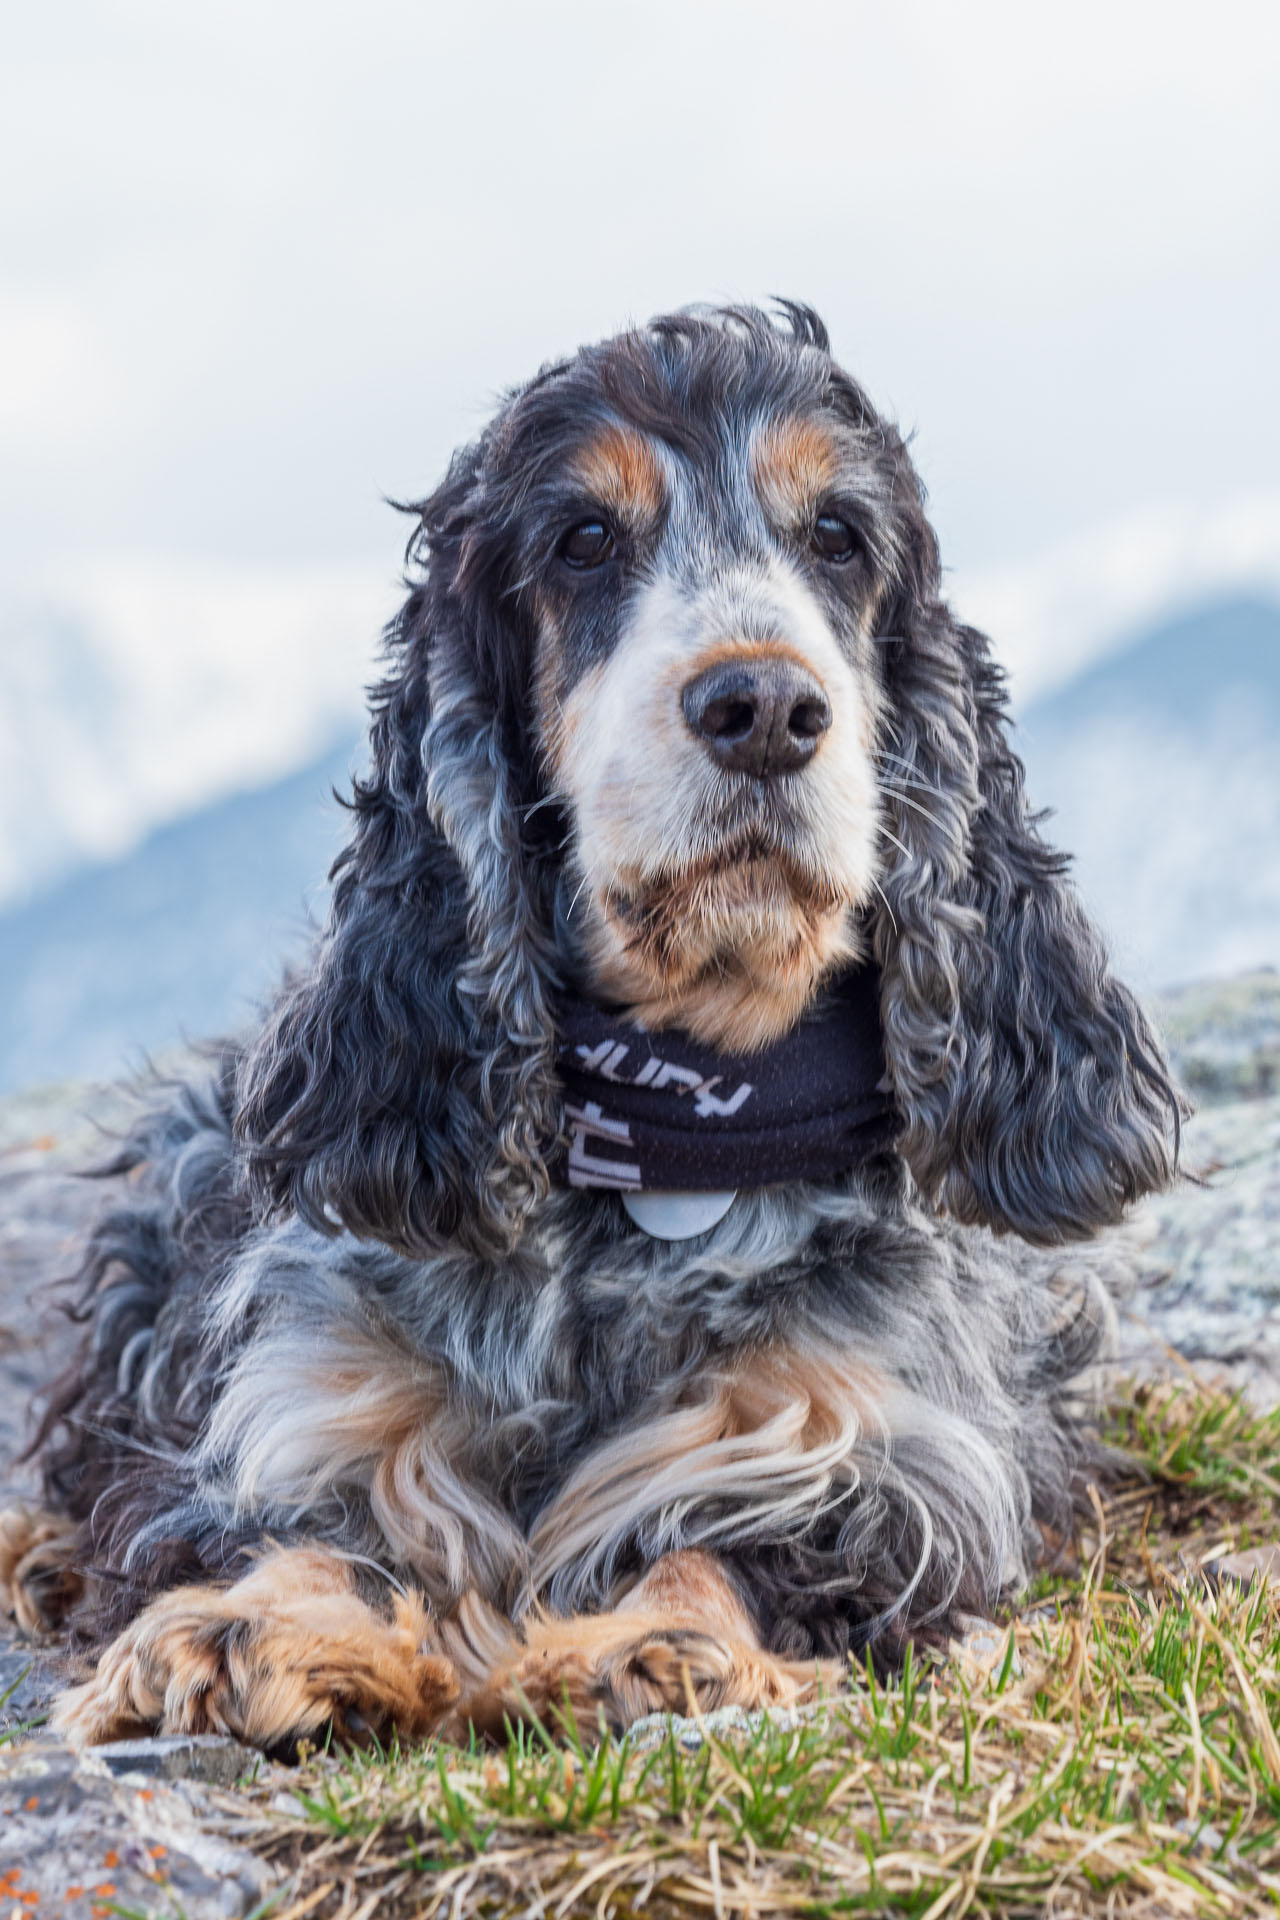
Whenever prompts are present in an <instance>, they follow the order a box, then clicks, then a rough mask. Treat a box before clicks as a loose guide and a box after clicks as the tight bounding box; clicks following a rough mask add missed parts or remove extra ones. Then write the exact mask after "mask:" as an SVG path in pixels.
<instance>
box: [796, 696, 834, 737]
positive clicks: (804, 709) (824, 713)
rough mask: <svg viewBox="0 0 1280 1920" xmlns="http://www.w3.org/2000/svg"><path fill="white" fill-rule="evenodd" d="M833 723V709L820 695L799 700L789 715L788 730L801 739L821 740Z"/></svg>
mask: <svg viewBox="0 0 1280 1920" xmlns="http://www.w3.org/2000/svg"><path fill="white" fill-rule="evenodd" d="M830 725H831V709H830V707H829V706H828V705H827V703H826V701H825V700H824V699H822V698H821V696H819V697H818V698H817V699H816V700H814V699H808V700H797V701H796V704H795V705H794V707H792V709H791V712H790V713H789V714H788V716H787V731H788V732H789V733H794V734H796V735H797V736H798V737H799V738H800V739H801V740H819V739H821V737H822V735H823V734H824V733H825V732H826V730H827V728H828V727H829V726H830Z"/></svg>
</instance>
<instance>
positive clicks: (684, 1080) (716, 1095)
mask: <svg viewBox="0 0 1280 1920" xmlns="http://www.w3.org/2000/svg"><path fill="white" fill-rule="evenodd" d="M558 1028H559V1040H558V1042H557V1047H556V1066H557V1070H558V1072H559V1075H560V1079H561V1082H562V1084H563V1086H564V1091H565V1119H566V1124H567V1129H568V1134H569V1143H570V1144H569V1151H568V1153H567V1155H563V1154H562V1155H561V1156H560V1161H559V1165H558V1166H557V1168H556V1177H557V1179H558V1180H559V1181H560V1183H561V1184H562V1185H566V1186H570V1187H607V1188H612V1189H614V1190H615V1191H618V1192H622V1193H646V1192H654V1191H659V1190H662V1191H668V1192H677V1193H696V1192H706V1191H709V1190H711V1189H722V1188H739V1189H741V1188H750V1187H771V1186H777V1185H780V1184H781V1183H783V1182H785V1181H790V1180H826V1179H831V1178H834V1177H836V1176H838V1175H840V1174H843V1173H848V1172H849V1171H850V1170H851V1169H852V1168H854V1167H857V1166H861V1165H862V1164H863V1163H864V1162H865V1161H867V1160H869V1159H871V1158H872V1156H873V1155H875V1154H877V1153H880V1152H882V1151H883V1150H884V1149H885V1148H886V1147H887V1146H888V1145H889V1144H890V1142H891V1141H892V1139H893V1137H894V1135H895V1134H896V1133H897V1131H898V1126H899V1123H898V1119H897V1116H896V1114H895V1113H894V1110H893V1104H892V1101H891V1100H890V1098H889V1096H888V1094H886V1093H884V1092H882V1091H881V1082H882V1081H883V1079H884V1072H885V1067H884V1054H883V1049H882V1045H881V1038H880V1010H879V976H878V975H877V973H876V970H875V968H874V967H872V966H862V967H858V968H855V969H854V970H853V971H851V972H849V973H846V974H844V975H842V976H841V978H840V979H839V980H838V981H837V982H836V983H835V985H834V986H833V987H832V988H831V990H830V991H829V992H828V993H827V994H826V995H825V996H824V998H823V999H822V1000H821V1001H820V1003H819V1004H818V1005H817V1006H816V1007H815V1008H814V1009H813V1011H812V1012H811V1013H809V1014H808V1015H806V1017H805V1018H804V1019H803V1020H802V1021H801V1022H800V1024H799V1026H797V1027H796V1028H794V1029H793V1031H792V1032H790V1033H788V1034H785V1035H784V1036H783V1038H782V1039H781V1040H778V1041H776V1042H775V1043H774V1044H773V1045H772V1046H770V1047H765V1048H764V1049H763V1051H762V1052H759V1053H748V1054H730V1053H717V1052H716V1051H715V1050H714V1049H713V1048H711V1047H707V1046H703V1045H702V1044H701V1043H700V1042H698V1041H696V1040H691V1039H690V1038H689V1036H688V1035H687V1034H684V1033H679V1032H677V1031H674V1030H670V1029H663V1031H661V1032H659V1033H653V1034H650V1033H647V1032H646V1031H644V1029H642V1028H640V1027H636V1026H631V1025H629V1024H628V1023H627V1022H626V1021H623V1020H620V1019H618V1018H617V1016H616V1015H614V1014H610V1013H606V1012H604V1011H603V1010H602V1009H601V1008H599V1007H595V1006H592V1005H590V1004H589V1003H588V1002H587V1001H585V1000H565V1001H563V1002H562V1003H561V1006H560V1010H559V1022H558Z"/></svg>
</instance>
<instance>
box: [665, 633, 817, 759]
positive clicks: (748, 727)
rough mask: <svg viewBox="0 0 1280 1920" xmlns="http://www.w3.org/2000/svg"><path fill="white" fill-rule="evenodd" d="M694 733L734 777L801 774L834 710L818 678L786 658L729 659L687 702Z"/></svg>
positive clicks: (691, 690)
mask: <svg viewBox="0 0 1280 1920" xmlns="http://www.w3.org/2000/svg"><path fill="white" fill-rule="evenodd" d="M680 698H681V704H682V706H683V707H684V715H685V719H686V720H687V721H688V723H689V728H690V731H691V732H693V733H695V734H696V735H697V736H698V738H699V739H700V740H701V741H702V743H703V745H704V746H705V748H706V749H707V752H708V753H709V754H710V755H711V756H712V758H713V759H714V760H717V761H718V762H719V763H720V765H721V766H722V767H725V768H727V769H728V770H729V771H730V772H733V773H747V774H751V775H753V776H754V778H756V779H757V780H766V779H771V778H772V777H773V776H774V775H775V774H780V773H795V772H797V771H798V770H799V769H800V768H801V767H803V766H804V765H805V764H806V762H807V761H809V760H811V759H812V758H813V755H814V753H815V752H816V751H817V747H818V743H819V741H820V740H821V738H822V736H823V734H824V733H826V732H827V730H828V728H829V727H830V725H831V708H830V705H829V704H828V701H827V697H826V695H825V693H824V692H823V690H822V688H821V687H820V686H819V684H818V682H817V681H816V680H815V679H814V678H813V675H812V674H810V673H806V672H805V670H804V668H803V667H801V666H800V664H799V662H798V661H795V660H791V659H789V658H788V657H787V656H786V655H785V654H765V655H762V656H758V657H756V658H754V659H750V658H748V659H745V660H723V661H721V662H720V663H719V664H717V665H716V666H713V667H708V668H707V670H706V671H705V672H704V673H700V674H698V675H697V677H696V678H695V679H693V680H691V681H690V682H689V684H688V686H687V687H685V689H684V691H683V692H682V694H681V696H680Z"/></svg>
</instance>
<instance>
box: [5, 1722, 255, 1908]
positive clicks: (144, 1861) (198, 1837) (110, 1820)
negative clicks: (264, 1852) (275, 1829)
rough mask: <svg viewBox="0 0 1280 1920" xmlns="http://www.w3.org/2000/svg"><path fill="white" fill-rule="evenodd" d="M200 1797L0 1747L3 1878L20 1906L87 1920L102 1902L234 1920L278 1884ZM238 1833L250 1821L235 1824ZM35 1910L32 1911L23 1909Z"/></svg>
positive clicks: (39, 1746)
mask: <svg viewBox="0 0 1280 1920" xmlns="http://www.w3.org/2000/svg"><path fill="white" fill-rule="evenodd" d="M200 1791H201V1790H198V1789H195V1788H192V1787H191V1786H189V1785H184V1786H182V1787H180V1786H177V1785H173V1784H166V1783H164V1782H162V1781H152V1780H149V1779H144V1778H142V1777H140V1776H139V1775H137V1774H130V1775H127V1776H125V1777H123V1778H117V1777H116V1776H115V1775H114V1774H113V1773H112V1771H111V1769H110V1768H109V1767H108V1766H107V1765H105V1764H104V1763H103V1762H102V1761H101V1760H100V1758H99V1757H98V1756H97V1755H95V1754H92V1753H89V1754H79V1755H77V1754H73V1753H71V1752H70V1751H69V1750H68V1749H67V1748H65V1747H63V1746H60V1745H58V1744H56V1743H53V1742H29V1743H26V1744H24V1745H22V1746H19V1747H17V1748H14V1749H12V1750H6V1749H0V1875H4V1874H6V1873H8V1872H9V1871H10V1870H11V1869H16V1874H17V1878H16V1881H15V1882H14V1884H13V1887H12V1894H13V1898H14V1900H15V1902H16V1903H22V1896H23V1894H28V1895H31V1894H34V1895H37V1896H39V1900H38V1906H39V1910H40V1911H48V1910H49V1909H50V1907H52V1908H53V1910H54V1911H56V1912H58V1913H60V1914H64V1915H66V1916H67V1920H89V1916H90V1915H91V1913H92V1912H93V1910H94V1909H95V1908H97V1910H98V1911H99V1912H100V1911H101V1909H102V1907H103V1905H104V1903H107V1902H111V1903H114V1904H116V1905H119V1906H122V1907H133V1908H135V1909H141V1910H142V1911H144V1912H147V1913H162V1912H172V1911H175V1910H176V1911H177V1912H179V1913H181V1914H182V1915H184V1916H185V1920H238V1916H240V1915H243V1914H245V1913H247V1912H249V1911H250V1910H251V1908H253V1907H254V1906H256V1905H257V1904H258V1903H259V1902H260V1901H261V1900H262V1899H263V1898H264V1897H265V1895H266V1894H267V1893H268V1892H269V1891H270V1890H271V1889H272V1887H273V1886H274V1885H275V1884H276V1883H277V1880H278V1876H277V1875H276V1873H275V1872H274V1871H273V1870H272V1869H271V1868H270V1867H268V1866H267V1865H266V1864H265V1863H264V1862H263V1861H262V1860H260V1859H258V1858H256V1857H255V1855H254V1854H253V1853H252V1851H251V1850H250V1849H249V1848H248V1847H247V1846H245V1845H244V1844H241V1840H242V1839H243V1837H244V1835H243V1834H241V1835H240V1836H239V1837H238V1838H237V1839H232V1838H231V1837H229V1836H228V1834H227V1832H226V1831H224V1830H220V1828H221V1829H225V1828H226V1826H227V1825H228V1823H227V1821H226V1819H225V1817H224V1816H222V1815H221V1814H220V1811H219V1809H217V1808H216V1807H215V1806H214V1805H213V1804H212V1803H211V1802H209V1801H208V1800H207V1799H205V1798H202V1797H200ZM236 1824H237V1826H239V1827H240V1828H242V1829H243V1828H244V1827H245V1826H247V1825H248V1824H249V1823H248V1822H246V1821H244V1820H240V1821H238V1822H237V1823H236ZM29 1904H31V1905H33V1906H34V1905H36V1904H37V1903H36V1902H30V1903H29Z"/></svg>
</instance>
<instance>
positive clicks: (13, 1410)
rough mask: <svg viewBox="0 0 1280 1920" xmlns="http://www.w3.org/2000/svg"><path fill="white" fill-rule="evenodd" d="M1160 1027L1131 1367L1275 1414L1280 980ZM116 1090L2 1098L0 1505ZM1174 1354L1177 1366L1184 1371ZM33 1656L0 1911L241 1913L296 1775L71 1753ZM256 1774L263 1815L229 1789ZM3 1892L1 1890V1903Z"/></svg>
mask: <svg viewBox="0 0 1280 1920" xmlns="http://www.w3.org/2000/svg"><path fill="white" fill-rule="evenodd" d="M1161 1016H1162V1021H1163V1025H1164V1029H1165V1032H1166V1035H1167V1037H1168V1040H1169V1044H1170V1048H1171V1051H1172V1053H1173V1057H1174V1060H1175V1063H1176V1066H1177V1069H1178V1072H1179V1074H1180V1076H1181V1078H1182V1080H1183V1082H1184V1084H1185V1085H1186V1086H1187V1087H1188V1089H1189V1091H1190V1092H1191V1093H1192V1095H1193V1097H1194V1099H1195V1100H1196V1102H1197V1105H1198V1108H1199V1111H1198V1113H1197V1115H1196V1117H1195V1119H1194V1120H1193V1121H1192V1122H1191V1124H1190V1125H1189V1127H1188V1129H1187V1137H1186V1146H1185V1153H1184V1164H1185V1167H1186V1171H1187V1175H1188V1178H1187V1179H1186V1180H1185V1181H1184V1182H1183V1184H1182V1185H1181V1186H1180V1187H1179V1189H1178V1190H1177V1191H1176V1192H1175V1193H1173V1194H1171V1195H1169V1196H1167V1197H1166V1198H1164V1199H1163V1200H1161V1201H1159V1202H1157V1203H1154V1204H1152V1205H1150V1206H1149V1207H1148V1209H1147V1210H1146V1212H1145V1215H1144V1216H1143V1218H1142V1220H1141V1221H1140V1222H1139V1223H1138V1224H1137V1226H1136V1227H1135V1229H1134V1230H1133V1234H1134V1239H1135V1245H1136V1249H1137V1265H1138V1276H1139V1277H1138V1282H1137V1285H1136V1288H1135V1291H1134V1294H1133V1296H1132V1298H1131V1299H1130V1300H1129V1301H1128V1302H1127V1303H1125V1305H1124V1307H1123V1322H1122V1342H1123V1349H1124V1352H1123V1358H1124V1360H1125V1363H1126V1364H1127V1365H1129V1366H1131V1367H1136V1368H1139V1369H1141V1370H1144V1371H1146V1370H1151V1369H1168V1368H1177V1367H1178V1366H1179V1365H1181V1364H1183V1363H1184V1362H1191V1363H1193V1364H1194V1365H1196V1366H1197V1367H1198V1368H1201V1369H1204V1370H1208V1371H1211V1372H1213V1373H1215V1374H1218V1375H1220V1376H1222V1377H1225V1378H1226V1379H1228V1380H1229V1381H1231V1382H1232V1383H1233V1384H1235V1385H1238V1386H1240V1387H1241V1388H1243V1389H1245V1390H1246V1391H1247V1392H1248V1393H1249V1394H1250V1395H1251V1396H1252V1397H1253V1398H1255V1399H1257V1400H1259V1401H1261V1402H1265V1403H1268V1404H1271V1403H1274V1402H1276V1401H1278V1400H1280V975H1277V974H1275V973H1261V974H1254V975H1250V976H1247V977H1245V978H1241V979H1238V980H1233V981H1230V982H1226V983H1217V984H1213V985H1207V986H1200V987H1195V988H1190V989H1187V990H1186V991H1184V992H1183V993H1181V994H1179V995H1177V996H1174V997H1172V998H1171V999H1170V1000H1168V1001H1167V1002H1166V1003H1165V1005H1164V1006H1163V1008H1162V1009H1161ZM121 1112H122V1106H121V1097H120V1095H119V1094H118V1093H113V1092H110V1091H108V1092H102V1091H97V1092H95V1091H94V1090H92V1089H88V1088H85V1087H63V1088H56V1089H45V1090H41V1091H39V1092H36V1093H33V1094H29V1095H24V1096H20V1097H18V1098H14V1099H10V1100H8V1101H5V1102H2V1103H0V1504H4V1501H5V1499H6V1498H7V1497H13V1496H15V1495H17V1496H21V1494H22V1493H23V1492H24V1491H27V1490H28V1488H29V1486H30V1475H29V1472H28V1470H27V1469H25V1468H24V1467H23V1466H22V1465H21V1463H20V1462H19V1461H18V1460H17V1457H16V1456H17V1455H18V1453H19V1450H20V1447H21V1444H22V1439H23V1435H24V1431H25V1422H26V1415H27V1407H28V1403H29V1401H30V1398H31V1395H32V1393H33V1392H34V1390H35V1389H36V1387H37V1386H38V1384H39V1382H40V1381H41V1380H42V1379H43V1378H45V1377H47V1375H48V1372H49V1371H50V1368H51V1366H53V1365H56V1362H57V1359H58V1356H59V1353H60V1352H62V1351H64V1350H65V1349H66V1346H67V1344H68V1341H69V1338H70V1337H71V1329H69V1327H68V1325H67V1322H66V1320H65V1318H63V1317H62V1316H61V1315H59V1314H58V1313H57V1312H55V1311H51V1309H50V1306H49V1304H48V1302H47V1301H42V1300H41V1299H40V1298H38V1292H39V1289H40V1288H41V1287H42V1286H43V1284H44V1283H45V1282H46V1281H48V1280H49V1279H50V1278H51V1277H53V1276H57V1275H58V1274H60V1273H65V1272H66V1271H68V1270H69V1269H70V1267H71V1266H72V1264H73V1263H74V1257H75V1245H76V1241H77V1237H78V1235H79V1233H80V1232H81V1230H82V1228H83V1225H84V1223H85V1221H86V1220H87V1218H88V1217H89V1215H90V1214H91V1212H92V1210H93V1209H94V1207H95V1206H96V1205H97V1204H99V1201H100V1192H99V1189H98V1188H97V1187H96V1186H95V1184H94V1183H92V1182H86V1181H83V1180H81V1179H79V1178H78V1177H76V1175H75V1174H74V1173H73V1171H72V1169H73V1168H74V1167H76V1166H78V1165H81V1164H83V1163H84V1162H85V1161H86V1159H92V1158H94V1157H95V1156H96V1155H97V1154H98V1153H99V1152H100V1151H101V1149H102V1145H103V1140H104V1135H103V1132H102V1129H103V1128H104V1127H105V1128H108V1129H109V1128H110V1127H111V1126H112V1125H113V1124H115V1123H117V1122H118V1121H119V1118H120V1116H121ZM1179 1356H1180V1357H1181V1358H1179ZM52 1677H53V1675H52V1668H51V1666H50V1665H49V1664H48V1663H47V1661H45V1660H43V1659H42V1658H41V1650H40V1649H33V1648H32V1647H31V1646H29V1645H27V1644H24V1643H22V1642H20V1641H19V1640H18V1638H17V1637H16V1635H15V1634H13V1633H10V1632H7V1630H6V1629H5V1627H4V1626H3V1624H2V1623H0V1914H4V1913H7V1911H8V1909H9V1907H10V1906H12V1908H13V1910H14V1911H15V1912H19V1913H20V1912H23V1911H24V1910H25V1911H27V1912H31V1911H34V1909H35V1908H36V1907H37V1906H38V1905H39V1904H40V1902H41V1901H42V1900H43V1901H44V1902H45V1903H46V1910H47V1906H48V1903H49V1902H52V1901H55V1900H56V1902H57V1905H58V1910H59V1911H60V1912H62V1913H65V1914H66V1915H67V1916H68V1920H81V1916H82V1915H88V1914H90V1913H93V1914H95V1915H104V1914H105V1913H107V1912H109V1911H111V1910H114V1909H118V1908H129V1909H133V1910H135V1911H138V1910H140V1911H143V1912H147V1913H151V1912H156V1913H158V1912H161V1911H165V1910H170V1911H172V1910H177V1911H178V1912H180V1913H182V1914H184V1915H186V1916H188V1920H201V1917H202V1916H204V1915H206V1914H208V1915H214V1914H218V1915H228V1916H232V1915H240V1914H244V1913H248V1912H249V1911H250V1910H251V1909H252V1908H254V1907H255V1906H256V1905H258V1904H259V1903H260V1902H261V1901H262V1900H263V1899H264V1897H267V1896H269V1894H270V1892H271V1889H272V1886H273V1884H275V1876H274V1874H273V1872H272V1871H271V1870H269V1869H268V1868H267V1867H266V1866H265V1865H264V1864H263V1862H262V1860H261V1858H260V1857H259V1847H258V1844H257V1843H258V1842H259V1841H260V1840H261V1839H262V1837H263V1834H264V1832H265V1830H266V1829H267V1827H269V1825H270V1822H271V1819H272V1808H273V1804H276V1803H278V1807H277V1810H280V1809H283V1810H284V1811H285V1812H286V1813H287V1811H288V1809H289V1807H290V1805H291V1791H290V1780H291V1776H290V1774H289V1772H288V1770H287V1769H284V1768H267V1767H266V1766H265V1764H264V1763H261V1762H259V1761H258V1760H256V1759H255V1758H254V1757H253V1756H251V1755H249V1754H247V1753H245V1752H244V1751H243V1750H242V1749H240V1748H238V1747H236V1746H235V1745H234V1743H231V1742H220V1741H216V1740H200V1741H191V1740H176V1741H151V1742H140V1743H130V1744H128V1745H126V1746H123V1747H120V1748H117V1749H100V1750H99V1751H98V1752H96V1753H95V1754H93V1755H89V1756H81V1757H79V1758H77V1757H75V1756H74V1755H72V1754H70V1753H68V1752H67V1751H66V1750H65V1749H64V1748H62V1747H61V1746H59V1745H58V1744H57V1743H56V1742H55V1741H53V1740H52V1739H51V1738H50V1737H49V1736H47V1735H45V1734H43V1733H41V1732H40V1731H39V1730H38V1726H37V1725H34V1724H33V1723H38V1721H39V1718H40V1715H41V1711H42V1708H43V1706H44V1704H45V1701H46V1700H47V1697H48V1693H49V1689H50V1686H51V1684H52ZM250 1766H251V1767H254V1768H255V1769H257V1771H258V1776H259V1780H260V1783H261V1784H263V1785H266V1786H268V1787H269V1788H270V1789H271V1791H269V1792H267V1793H263V1792H262V1791H261V1790H259V1791H258V1792H257V1793H255V1795H254V1796H253V1800H252V1802H250V1801H248V1800H246V1799H245V1798H244V1797H243V1796H238V1795H237V1794H236V1793H235V1792H233V1791H232V1788H233V1785H234V1782H235V1781H236V1779H237V1778H238V1777H239V1776H240V1775H241V1774H242V1772H243V1770H244V1769H245V1768H246V1767H250ZM6 1896H9V1898H8V1899H6Z"/></svg>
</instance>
